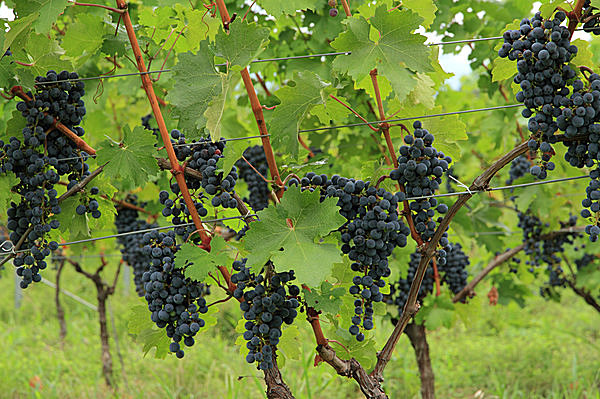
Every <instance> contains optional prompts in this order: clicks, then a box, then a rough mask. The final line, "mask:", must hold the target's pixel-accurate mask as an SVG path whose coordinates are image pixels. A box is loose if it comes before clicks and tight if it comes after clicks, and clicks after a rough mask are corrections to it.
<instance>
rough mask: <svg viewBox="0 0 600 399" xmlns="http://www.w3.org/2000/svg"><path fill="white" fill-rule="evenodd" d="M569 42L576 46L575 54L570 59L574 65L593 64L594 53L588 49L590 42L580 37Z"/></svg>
mask: <svg viewBox="0 0 600 399" xmlns="http://www.w3.org/2000/svg"><path fill="white" fill-rule="evenodd" d="M571 44H573V45H575V46H577V55H576V56H575V57H574V58H573V59H571V61H570V62H571V63H573V64H575V65H595V61H594V60H595V57H594V54H592V52H591V51H590V42H588V41H586V40H582V39H577V40H573V41H572V42H571Z"/></svg>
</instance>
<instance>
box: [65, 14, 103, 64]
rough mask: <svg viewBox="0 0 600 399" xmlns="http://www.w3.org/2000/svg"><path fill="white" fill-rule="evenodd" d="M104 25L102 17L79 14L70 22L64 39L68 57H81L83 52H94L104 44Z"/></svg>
mask: <svg viewBox="0 0 600 399" xmlns="http://www.w3.org/2000/svg"><path fill="white" fill-rule="evenodd" d="M103 32H104V25H103V23H102V19H100V18H98V16H96V15H92V14H78V16H77V19H76V20H75V22H73V23H71V24H69V26H68V28H67V32H66V34H65V37H64V39H63V41H62V46H63V48H64V49H65V51H66V54H65V55H67V56H68V57H79V56H80V55H82V54H83V52H84V51H85V52H87V54H94V53H95V52H96V51H97V50H98V49H99V48H100V46H101V45H102V41H103V40H102V35H103Z"/></svg>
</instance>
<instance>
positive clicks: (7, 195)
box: [0, 173, 19, 209]
mask: <svg viewBox="0 0 600 399" xmlns="http://www.w3.org/2000/svg"><path fill="white" fill-rule="evenodd" d="M18 182H19V179H17V178H16V177H15V175H13V174H12V173H7V174H6V175H4V176H2V179H0V209H8V208H9V206H10V201H15V200H17V199H18V198H19V195H18V194H15V193H13V192H12V191H11V189H12V188H13V186H15V185H16V184H17V183H18ZM15 202H17V201H15Z"/></svg>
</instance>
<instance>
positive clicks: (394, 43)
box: [331, 5, 434, 100]
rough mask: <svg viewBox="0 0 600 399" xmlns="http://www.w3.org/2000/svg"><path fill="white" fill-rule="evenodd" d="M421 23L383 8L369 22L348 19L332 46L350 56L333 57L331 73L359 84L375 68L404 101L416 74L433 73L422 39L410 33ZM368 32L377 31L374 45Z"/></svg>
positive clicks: (406, 12)
mask: <svg viewBox="0 0 600 399" xmlns="http://www.w3.org/2000/svg"><path fill="white" fill-rule="evenodd" d="M422 22H423V18H421V17H420V16H419V15H417V14H415V13H413V12H412V11H410V10H401V11H400V10H394V11H391V12H388V11H387V7H386V6H385V5H382V6H380V7H378V8H377V10H376V11H375V15H374V16H373V17H372V18H371V19H370V20H369V21H367V20H366V19H365V18H363V17H360V16H359V17H354V18H349V19H347V20H346V21H345V23H346V25H347V30H346V31H345V32H343V33H341V34H340V35H339V36H338V37H337V39H335V40H334V41H333V42H332V43H331V46H332V47H333V48H335V49H336V50H337V51H351V52H352V54H350V55H344V56H338V57H336V59H335V60H334V62H333V67H334V69H336V70H338V71H340V72H343V73H348V74H349V75H350V76H352V77H353V78H354V80H355V81H360V80H362V79H364V78H365V77H366V76H367V75H369V72H370V71H371V70H372V69H373V68H377V70H378V73H379V74H380V75H383V76H385V77H386V78H387V79H388V80H389V81H390V83H391V85H392V87H393V88H394V92H395V94H396V96H397V97H398V99H399V100H402V99H404V98H405V97H406V96H407V95H408V94H409V92H410V91H411V90H412V88H414V86H415V82H414V80H415V79H416V75H415V73H416V72H433V71H434V68H433V67H432V65H431V61H430V59H429V55H430V49H429V48H428V47H427V46H425V44H424V43H425V39H426V38H425V36H422V35H420V34H418V33H413V31H414V30H415V29H417V28H418V27H419V25H420V24H421V23H422ZM371 29H375V30H376V35H375V36H376V37H377V36H379V38H378V40H377V41H374V40H372V36H371Z"/></svg>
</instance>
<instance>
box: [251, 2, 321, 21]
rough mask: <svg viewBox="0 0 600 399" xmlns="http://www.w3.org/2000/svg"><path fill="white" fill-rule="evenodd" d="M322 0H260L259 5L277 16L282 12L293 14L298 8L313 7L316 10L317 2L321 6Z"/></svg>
mask: <svg viewBox="0 0 600 399" xmlns="http://www.w3.org/2000/svg"><path fill="white" fill-rule="evenodd" d="M320 3H321V1H320V0H296V1H280V0H260V1H258V5H259V6H261V7H262V8H263V9H264V10H265V11H266V12H268V13H269V14H271V15H273V16H274V17H277V16H279V15H281V14H290V15H293V14H295V13H296V10H305V9H311V10H316V9H317V4H319V6H320Z"/></svg>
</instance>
